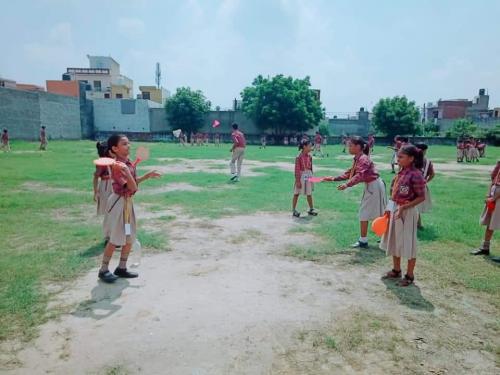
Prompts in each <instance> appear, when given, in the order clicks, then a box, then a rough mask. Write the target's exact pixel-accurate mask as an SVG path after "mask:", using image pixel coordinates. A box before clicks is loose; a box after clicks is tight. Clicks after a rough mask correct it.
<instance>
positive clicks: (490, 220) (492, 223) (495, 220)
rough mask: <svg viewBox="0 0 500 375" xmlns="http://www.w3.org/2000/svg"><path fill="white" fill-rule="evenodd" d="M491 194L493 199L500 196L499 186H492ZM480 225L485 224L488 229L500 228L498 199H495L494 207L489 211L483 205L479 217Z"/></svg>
mask: <svg viewBox="0 0 500 375" xmlns="http://www.w3.org/2000/svg"><path fill="white" fill-rule="evenodd" d="M491 190H492V191H491V192H492V194H491V196H492V197H493V198H495V199H498V198H500V186H493V187H492V189H491ZM479 222H480V224H481V225H486V226H487V227H488V229H490V230H499V229H500V201H498V200H497V201H496V205H495V209H494V210H493V211H492V212H490V211H488V208H487V207H486V205H484V209H483V212H482V214H481V217H480V218H479Z"/></svg>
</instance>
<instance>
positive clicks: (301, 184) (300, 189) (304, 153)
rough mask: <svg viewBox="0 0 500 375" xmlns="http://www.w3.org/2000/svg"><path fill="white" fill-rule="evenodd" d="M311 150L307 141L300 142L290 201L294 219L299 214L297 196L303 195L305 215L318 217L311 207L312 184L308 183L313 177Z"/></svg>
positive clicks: (312, 206)
mask: <svg viewBox="0 0 500 375" xmlns="http://www.w3.org/2000/svg"><path fill="white" fill-rule="evenodd" d="M311 148H312V147H311V142H310V141H309V140H302V141H301V142H300V145H299V150H300V151H301V152H300V154H299V156H297V157H296V158H295V185H294V191H293V199H292V214H293V216H294V217H300V212H298V211H297V201H298V200H299V195H305V196H306V197H307V204H308V205H309V211H307V214H308V215H311V216H317V215H318V213H317V212H316V210H315V209H314V205H313V198H312V192H313V190H314V188H313V184H312V182H311V181H309V178H310V177H312V176H313V166H312V157H311V154H310V152H311Z"/></svg>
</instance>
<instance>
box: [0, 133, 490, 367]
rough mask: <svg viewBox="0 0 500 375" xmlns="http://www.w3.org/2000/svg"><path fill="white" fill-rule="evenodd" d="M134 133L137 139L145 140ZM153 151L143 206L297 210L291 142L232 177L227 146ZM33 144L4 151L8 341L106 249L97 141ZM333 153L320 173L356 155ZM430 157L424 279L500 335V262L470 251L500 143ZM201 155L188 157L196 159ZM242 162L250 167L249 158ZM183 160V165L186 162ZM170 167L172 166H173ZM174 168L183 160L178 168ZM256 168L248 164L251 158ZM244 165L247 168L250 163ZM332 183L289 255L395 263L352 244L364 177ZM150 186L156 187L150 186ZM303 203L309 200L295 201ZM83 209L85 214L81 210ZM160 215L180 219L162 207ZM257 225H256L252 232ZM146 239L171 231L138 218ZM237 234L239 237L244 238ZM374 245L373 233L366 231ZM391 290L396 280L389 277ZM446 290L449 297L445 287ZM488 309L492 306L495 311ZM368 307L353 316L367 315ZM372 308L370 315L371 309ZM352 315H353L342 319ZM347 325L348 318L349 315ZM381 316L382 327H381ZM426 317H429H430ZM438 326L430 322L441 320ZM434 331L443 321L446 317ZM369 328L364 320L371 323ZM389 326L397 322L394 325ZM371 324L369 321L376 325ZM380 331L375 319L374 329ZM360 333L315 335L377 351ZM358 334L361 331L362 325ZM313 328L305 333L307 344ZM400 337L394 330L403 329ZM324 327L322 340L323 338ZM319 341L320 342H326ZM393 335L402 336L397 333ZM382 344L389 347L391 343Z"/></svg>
mask: <svg viewBox="0 0 500 375" xmlns="http://www.w3.org/2000/svg"><path fill="white" fill-rule="evenodd" d="M138 145H140V144H139V143H135V144H134V145H133V147H134V148H135V147H137V146H138ZM147 146H148V147H149V148H150V150H151V158H150V160H148V161H147V162H146V163H144V164H143V165H142V167H141V171H142V172H144V171H146V170H147V169H148V167H160V170H162V168H164V170H165V171H167V170H171V171H172V172H170V173H166V174H164V175H163V177H162V178H160V179H158V180H154V181H148V182H146V183H145V184H144V186H143V187H142V188H143V189H144V192H145V193H144V194H143V193H142V192H141V191H140V192H139V193H138V195H137V197H136V200H135V201H136V202H137V203H138V204H141V205H143V206H144V207H147V208H148V210H149V211H151V212H153V213H154V212H156V211H157V212H161V211H162V210H164V209H165V208H166V207H176V208H178V209H179V210H182V212H183V215H188V216H193V217H197V218H203V219H206V220H215V219H218V218H222V217H225V216H228V215H243V214H245V215H246V214H253V213H258V212H282V213H283V215H289V214H290V205H291V191H292V185H293V172H291V170H285V169H286V167H287V165H291V164H292V163H293V158H294V156H295V155H296V149H295V148H293V147H287V148H285V147H269V148H267V149H264V150H261V149H259V148H258V147H255V146H251V147H249V148H248V150H247V153H246V159H247V160H251V161H252V163H253V164H252V163H250V164H251V165H252V167H251V172H252V174H251V175H250V176H248V177H245V176H243V178H242V179H241V181H240V182H238V183H237V184H232V183H229V182H228V167H227V159H228V158H229V151H228V149H229V146H227V145H225V146H223V147H221V148H215V147H213V146H212V145H211V146H210V147H186V148H182V147H179V146H178V145H172V144H161V143H154V144H147ZM36 147H37V145H36V144H34V143H28V142H15V141H14V142H12V149H13V152H11V153H0V166H1V168H0V244H1V245H0V250H1V257H0V316H1V317H2V319H1V320H0V340H4V341H5V340H12V339H18V340H19V339H20V340H29V339H32V338H33V337H35V336H36V333H37V327H38V326H39V325H40V324H42V323H43V322H45V321H47V320H48V319H50V318H52V317H54V316H56V315H57V314H58V313H59V312H58V311H57V310H54V309H48V308H47V306H48V304H49V302H50V300H51V298H52V297H53V296H54V295H55V294H56V293H57V292H55V291H54V290H52V288H51V286H52V285H58V284H63V285H64V282H66V281H68V280H71V279H73V278H76V277H78V276H79V275H82V274H84V273H85V271H87V270H89V269H90V268H91V267H95V266H96V264H97V263H98V261H99V256H100V254H101V252H102V238H101V231H100V219H98V218H96V217H95V218H94V217H93V215H92V214H93V208H92V206H91V205H92V193H91V191H92V186H91V184H92V173H93V166H92V163H91V161H92V160H93V159H94V158H95V154H96V153H95V146H94V143H93V142H89V141H74V142H69V141H68V142H60V141H53V142H51V143H50V144H49V149H48V151H47V152H43V153H41V152H35V151H34V150H36ZM327 152H328V153H329V156H328V157H325V158H321V159H315V161H314V165H315V167H316V168H317V169H320V168H324V170H323V169H320V170H318V171H317V172H316V175H334V174H337V173H338V172H339V171H340V170H342V169H345V168H347V167H348V166H350V164H351V159H350V156H348V155H345V154H342V153H341V148H340V146H328V147H327ZM428 156H429V158H430V159H431V160H433V161H435V162H436V166H435V169H436V178H435V179H434V180H433V181H432V182H431V190H432V197H433V203H434V208H433V211H432V212H431V213H429V214H427V215H425V216H424V218H423V220H424V226H425V229H423V230H422V231H421V232H420V233H419V240H420V255H419V258H418V261H417V268H416V278H417V283H418V281H419V280H424V281H425V283H426V286H427V287H428V288H429V289H432V293H433V296H435V298H436V299H435V300H434V305H436V307H439V306H440V303H442V304H443V306H444V308H447V309H449V311H450V314H460V312H456V310H460V309H462V308H464V309H465V308H466V307H465V306H455V307H452V306H447V305H446V301H445V299H446V297H445V296H447V295H449V293H450V292H453V293H456V294H463V295H465V296H470V297H471V298H477V299H479V300H480V301H482V302H483V303H484V304H486V305H487V306H491V309H493V311H496V312H497V314H496V323H490V325H489V327H490V328H489V329H490V332H491V334H492V335H496V336H497V337H498V335H499V334H500V321H499V320H498V311H499V308H500V272H499V268H498V266H497V265H496V264H495V263H493V262H491V261H489V260H488V259H487V258H484V257H472V256H470V255H468V251H469V250H470V249H472V248H473V247H476V246H478V245H479V244H480V241H481V239H482V236H483V231H484V229H483V227H481V226H480V225H479V224H478V217H479V214H480V212H481V210H482V207H483V200H484V196H485V192H486V190H487V188H488V178H489V171H490V170H491V169H492V168H493V166H494V164H495V162H496V160H497V158H498V157H500V149H496V148H493V147H490V148H489V149H488V150H487V157H486V158H484V159H481V161H480V163H479V164H478V165H474V166H472V165H466V164H463V165H458V166H457V164H456V162H455V149H454V148H452V147H446V146H434V147H431V148H430V150H429V152H428ZM190 159H193V160H192V162H189V160H190ZM197 159H209V160H211V161H210V163H205V164H203V166H202V169H201V170H199V171H196V173H184V172H186V171H188V170H189V169H190V168H195V165H196V163H197ZM389 159H390V151H389V150H387V149H385V148H383V147H376V148H375V153H374V161H375V162H376V164H377V167H378V168H379V170H380V171H381V175H382V177H383V179H384V180H385V181H386V183H389V182H390V179H391V178H392V175H391V174H390V173H389V170H388V161H389ZM250 164H248V163H247V164H244V165H250ZM183 166H184V168H185V169H186V170H184V171H183V170H182V168H183ZM170 167H172V168H171V169H169V168H170ZM176 168H177V169H176ZM246 168H248V167H246ZM245 171H246V169H245V167H244V173H245ZM179 183H183V184H184V185H183V186H189V187H190V189H178V190H175V189H173V190H172V191H166V192H162V190H161V189H162V187H164V186H165V185H169V184H179ZM335 186H336V185H333V184H329V183H324V184H319V185H317V186H316V190H315V193H314V199H315V206H316V208H317V209H318V210H319V212H320V215H319V216H318V218H317V219H315V220H314V222H311V224H310V225H303V226H300V227H298V228H295V229H294V231H295V233H302V232H304V233H307V234H311V235H314V236H315V238H316V239H317V241H315V242H314V243H313V244H311V245H304V244H300V245H299V244H297V245H295V246H290V247H289V248H288V250H287V253H288V255H290V256H293V257H297V258H299V259H302V260H303V261H314V262H318V263H321V264H333V263H335V264H337V263H338V262H339V261H340V263H341V264H344V265H345V267H346V269H347V268H349V267H352V266H355V267H357V268H356V270H357V271H356V272H360V274H359V277H360V280H362V278H363V270H367V272H368V270H372V269H373V268H374V267H375V268H377V267H378V268H380V267H381V266H382V267H385V268H389V267H390V260H389V259H388V258H386V257H385V255H384V254H383V253H382V252H379V251H377V250H373V251H364V252H361V251H354V250H351V249H350V248H349V245H350V244H351V243H352V242H354V241H355V240H356V239H357V236H358V221H357V211H358V202H359V200H360V197H361V193H362V187H361V186H358V187H356V188H353V189H349V190H347V191H345V192H339V191H337V190H336V189H335ZM148 189H151V190H152V191H153V192H154V191H155V190H154V189H157V190H156V193H151V194H148V193H147V190H148ZM299 207H300V208H301V209H302V211H303V212H304V211H305V208H306V204H305V200H301V201H299ZM82 212H83V213H82ZM161 219H162V220H165V221H169V220H171V219H172V218H171V217H166V216H162V217H161ZM256 235H258V233H250V234H249V236H256ZM139 239H140V241H141V242H142V244H143V248H145V251H146V252H160V251H165V250H168V249H169V243H170V242H169V241H172V240H169V238H168V235H167V234H166V233H159V232H157V231H148V230H147V226H145V227H143V228H142V229H141V226H140V228H139ZM244 240H245V239H244V238H241V239H239V238H235V239H234V240H233V241H234V244H235V245H237V244H238V241H244ZM370 242H371V244H372V246H373V247H375V246H374V244H376V242H375V237H374V236H373V235H372V234H370ZM497 243H498V242H497V241H495V240H494V242H493V248H492V252H493V254H494V255H497V256H500V246H499V245H497ZM387 287H388V289H391V288H393V289H394V286H387ZM393 293H394V294H395V295H396V296H397V297H398V299H399V301H400V303H401V304H404V305H408V306H412V305H413V306H414V307H415V306H416V307H419V306H420V307H421V308H422V310H425V304H426V303H428V302H426V301H423V300H422V298H420V295H419V294H418V293H416V294H415V292H414V290H413V289H411V288H410V289H409V290H407V291H406V290H399V289H398V290H393ZM440 295H442V296H443V297H442V300H441V299H440V298H439V296H440ZM490 311H491V310H490ZM363 314H364V312H363V311H360V312H358V313H357V315H356V314H355V315H354V316H353V319H354V320H355V321H359V320H360V319H361V320H362V319H363V316H362V315H363ZM372 315H373V314H372ZM379 320H381V323H376V324H375V325H376V327H375V326H374V327H375V328H377V327H379V326H382V327H389V326H388V324H389V323H387V322H383V318H380V317H377V316H375V318H374V321H375V322H377V321H379ZM344 323H346V322H345V321H344ZM346 324H347V323H346ZM377 324H378V325H377ZM429 324H430V323H429ZM433 324H434V323H433ZM433 324H431V325H430V328H431V329H436V328H437V327H439V324H440V323H439V322H435V325H433ZM370 327H371V326H367V327H364V326H363V327H361V328H360V329H362V330H365V329H368V328H370ZM390 327H391V328H390V329H392V326H390ZM371 328H373V327H371ZM377 329H378V328H377ZM346 332H347V333H348V337H351V336H352V335H353V333H352V332H351V331H349V327H347V328H345V327H344V328H343V326H342V325H341V326H339V327H335V328H332V329H331V330H330V331H328V330H325V331H324V332H322V333H321V334H320V335H319V336H315V337H313V338H311V340H312V341H313V342H314V343H315V344H314V345H318V342H320V343H321V345H323V346H324V348H325V350H332V351H335V350H337V351H339V352H340V353H344V352H347V351H349V350H354V347H362V348H364V349H363V350H370V348H373V347H376V345H378V344H377V342H378V343H380V342H381V341H380V340H375V339H373V337H371V338H370V339H366V338H362V337H358V338H357V339H356V340H358V341H359V343H358V344H355V343H354V344H353V343H352V342H350V341H349V339H348V338H346V337H347V336H346ZM354 335H357V336H359V335H362V332H355V333H354ZM306 336H307V335H305V336H303V337H302V339H303V340H304V341H305V342H306V341H307V337H306ZM396 336H397V335H395V337H396ZM318 337H319V339H318ZM318 340H319V341H318ZM395 340H396V342H397V340H401V338H400V337H399V336H397V339H395ZM381 345H385V346H384V347H383V348H382V349H381V350H389V349H388V346H387V345H389V346H390V345H393V344H390V343H389V344H388V343H385V342H382V344H381ZM489 345H490V346H489V347H488V348H487V350H489V351H490V352H491V353H493V354H494V355H495V356H496V357H497V360H498V356H499V350H500V348H499V347H498V346H497V345H498V344H497V343H496V342H491V343H490V344H489Z"/></svg>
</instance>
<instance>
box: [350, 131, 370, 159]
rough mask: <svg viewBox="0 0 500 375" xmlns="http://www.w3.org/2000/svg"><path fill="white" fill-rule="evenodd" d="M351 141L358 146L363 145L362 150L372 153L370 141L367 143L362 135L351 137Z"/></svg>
mask: <svg viewBox="0 0 500 375" xmlns="http://www.w3.org/2000/svg"><path fill="white" fill-rule="evenodd" d="M349 142H350V143H352V144H355V145H357V146H361V151H363V153H364V154H365V155H368V154H370V147H368V143H366V141H365V140H364V139H363V138H361V137H360V136H358V135H355V136H353V137H351V139H349Z"/></svg>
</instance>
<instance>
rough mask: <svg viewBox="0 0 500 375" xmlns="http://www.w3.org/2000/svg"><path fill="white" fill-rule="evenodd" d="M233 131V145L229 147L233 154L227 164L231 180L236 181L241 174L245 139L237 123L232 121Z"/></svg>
mask: <svg viewBox="0 0 500 375" xmlns="http://www.w3.org/2000/svg"><path fill="white" fill-rule="evenodd" d="M231 126H232V128H233V132H232V134H231V138H232V139H233V147H231V150H230V151H231V152H232V153H233V156H232V158H231V163H230V164H229V166H230V168H231V175H232V176H231V181H238V179H239V178H240V176H241V164H242V163H243V156H244V155H245V147H246V140H245V135H244V134H243V133H242V132H241V131H240V130H238V124H237V123H235V122H234V123H233V125H231Z"/></svg>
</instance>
